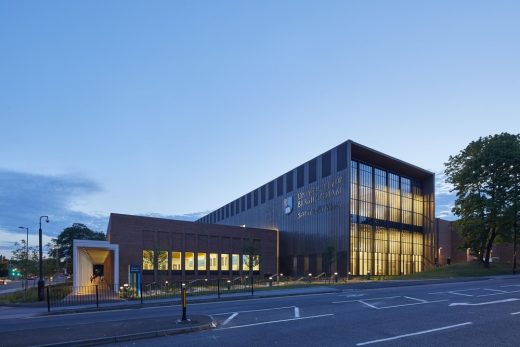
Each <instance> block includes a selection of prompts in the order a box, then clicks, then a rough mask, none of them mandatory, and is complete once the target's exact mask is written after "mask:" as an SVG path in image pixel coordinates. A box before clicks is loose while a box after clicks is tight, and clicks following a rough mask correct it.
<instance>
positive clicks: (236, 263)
mask: <svg viewBox="0 0 520 347" xmlns="http://www.w3.org/2000/svg"><path fill="white" fill-rule="evenodd" d="M239 259H240V257H239V255H238V254H232V255H231V270H233V271H239V270H240V260H239Z"/></svg>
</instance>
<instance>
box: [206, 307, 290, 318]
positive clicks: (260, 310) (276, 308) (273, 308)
mask: <svg viewBox="0 0 520 347" xmlns="http://www.w3.org/2000/svg"><path fill="white" fill-rule="evenodd" d="M288 308H294V306H283V307H272V308H261V309H258V310H247V311H233V312H221V313H213V314H211V315H212V316H221V315H225V314H233V313H249V312H262V311H273V310H285V309H288Z"/></svg>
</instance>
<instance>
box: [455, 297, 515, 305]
mask: <svg viewBox="0 0 520 347" xmlns="http://www.w3.org/2000/svg"><path fill="white" fill-rule="evenodd" d="M517 300H520V299H517V298H511V299H504V300H495V301H486V302H478V303H476V304H470V303H468V302H454V303H451V304H449V305H448V306H483V305H493V304H501V303H504V302H511V301H517Z"/></svg>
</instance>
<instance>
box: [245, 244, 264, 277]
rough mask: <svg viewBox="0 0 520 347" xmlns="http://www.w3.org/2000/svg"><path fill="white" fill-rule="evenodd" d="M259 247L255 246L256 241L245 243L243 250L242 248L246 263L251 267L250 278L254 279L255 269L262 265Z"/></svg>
mask: <svg viewBox="0 0 520 347" xmlns="http://www.w3.org/2000/svg"><path fill="white" fill-rule="evenodd" d="M259 251H260V250H259V249H258V247H257V245H256V244H255V242H254V240H247V241H245V243H244V245H243V248H242V254H243V255H244V257H245V261H244V263H245V264H247V265H248V267H249V276H251V278H253V269H254V268H255V267H256V266H258V265H260V255H259V253H260V252H259Z"/></svg>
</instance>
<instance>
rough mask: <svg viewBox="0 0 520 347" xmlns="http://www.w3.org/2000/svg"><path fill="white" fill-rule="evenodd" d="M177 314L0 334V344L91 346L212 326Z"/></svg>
mask: <svg viewBox="0 0 520 347" xmlns="http://www.w3.org/2000/svg"><path fill="white" fill-rule="evenodd" d="M179 318H180V317H178V316H172V317H166V318H165V317H158V318H147V319H141V318H140V319H132V320H121V321H110V322H100V323H91V322H85V323H83V324H77V325H71V326H67V327H66V328H55V329H49V328H39V329H25V330H23V331H10V332H4V333H2V337H1V343H0V344H1V345H2V346H6V347H7V346H8V347H18V346H91V345H99V344H108V343H115V342H121V341H130V340H136V339H144V338H152V337H158V336H165V335H175V334H182V333H188V332H194V331H200V330H206V329H211V328H213V327H214V323H213V320H212V318H210V317H209V316H203V315H192V316H190V317H189V318H190V321H189V322H185V323H179V322H178V319H179Z"/></svg>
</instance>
